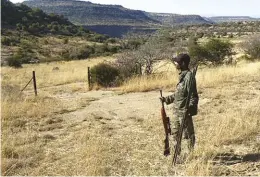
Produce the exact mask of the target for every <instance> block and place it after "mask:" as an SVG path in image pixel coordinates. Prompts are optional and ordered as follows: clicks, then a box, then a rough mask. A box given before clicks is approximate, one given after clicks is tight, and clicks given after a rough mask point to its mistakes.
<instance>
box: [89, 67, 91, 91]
mask: <svg viewBox="0 0 260 177" xmlns="http://www.w3.org/2000/svg"><path fill="white" fill-rule="evenodd" d="M90 86H91V76H90V67H88V89H89V90H90Z"/></svg>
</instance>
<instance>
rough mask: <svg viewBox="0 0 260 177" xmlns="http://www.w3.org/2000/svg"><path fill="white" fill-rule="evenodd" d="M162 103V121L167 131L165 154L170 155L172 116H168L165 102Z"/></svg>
mask: <svg viewBox="0 0 260 177" xmlns="http://www.w3.org/2000/svg"><path fill="white" fill-rule="evenodd" d="M160 94H161V98H163V96H162V90H160ZM161 103H162V108H161V116H162V121H163V126H164V131H165V140H164V153H163V154H164V155H165V156H168V155H170V146H169V135H171V126H170V118H169V117H167V115H166V112H165V108H164V102H163V101H161Z"/></svg>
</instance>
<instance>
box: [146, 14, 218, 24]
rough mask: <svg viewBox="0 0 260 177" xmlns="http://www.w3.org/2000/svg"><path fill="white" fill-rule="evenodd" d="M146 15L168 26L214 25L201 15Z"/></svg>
mask: <svg viewBox="0 0 260 177" xmlns="http://www.w3.org/2000/svg"><path fill="white" fill-rule="evenodd" d="M146 14H147V16H149V17H150V18H152V19H155V20H158V21H160V22H161V23H162V24H163V25H166V26H171V25H191V24H205V23H209V24H210V23H211V24H212V23H213V22H209V21H207V20H205V19H204V18H202V17H201V16H199V15H178V14H171V13H152V12H147V13H146Z"/></svg>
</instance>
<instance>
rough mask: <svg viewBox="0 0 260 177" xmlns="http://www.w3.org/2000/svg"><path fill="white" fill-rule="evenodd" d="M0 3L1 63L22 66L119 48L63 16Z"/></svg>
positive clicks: (93, 55)
mask: <svg viewBox="0 0 260 177" xmlns="http://www.w3.org/2000/svg"><path fill="white" fill-rule="evenodd" d="M1 3H2V7H1V8H2V21H1V23H2V30H1V33H2V38H1V43H2V45H3V48H2V53H3V55H2V56H3V57H2V64H5V63H7V64H8V65H9V66H14V67H21V65H22V64H23V63H38V62H46V61H57V60H75V59H87V58H89V57H96V56H107V55H111V54H114V53H117V52H118V50H119V49H120V46H118V45H117V44H115V43H116V42H117V41H116V39H113V38H109V37H108V36H105V35H101V34H96V33H94V32H91V31H89V30H87V29H85V28H83V27H82V26H75V25H74V24H72V23H71V22H69V21H68V20H67V19H65V18H64V17H63V16H62V15H55V14H50V15H47V14H46V13H44V12H43V11H42V10H40V9H38V8H36V9H31V8H30V7H28V6H26V5H24V4H20V5H14V4H13V3H11V2H10V1H9V0H3V1H2V2H1ZM51 36H53V38H51ZM5 51H7V52H8V54H6V56H5V53H6V52H5Z"/></svg>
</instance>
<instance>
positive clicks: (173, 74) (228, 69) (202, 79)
mask: <svg viewBox="0 0 260 177" xmlns="http://www.w3.org/2000/svg"><path fill="white" fill-rule="evenodd" d="M259 68H260V63H259V62H258V63H250V64H245V65H241V66H222V67H217V68H203V69H200V68H198V72H197V76H196V78H197V82H198V87H199V88H205V87H216V86H219V85H222V84H225V83H227V82H233V81H235V80H236V78H238V77H241V78H240V79H247V77H250V78H251V77H256V76H255V74H256V73H257V72H259ZM177 82H178V72H177V71H176V70H175V69H174V68H173V67H170V69H168V70H167V71H166V72H165V71H163V72H161V73H160V74H158V73H156V74H155V75H152V76H142V77H137V78H133V79H131V80H128V81H126V82H125V83H124V84H123V86H122V87H121V90H122V91H125V92H143V91H151V90H154V89H158V88H172V87H173V86H175V85H176V84H177Z"/></svg>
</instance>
